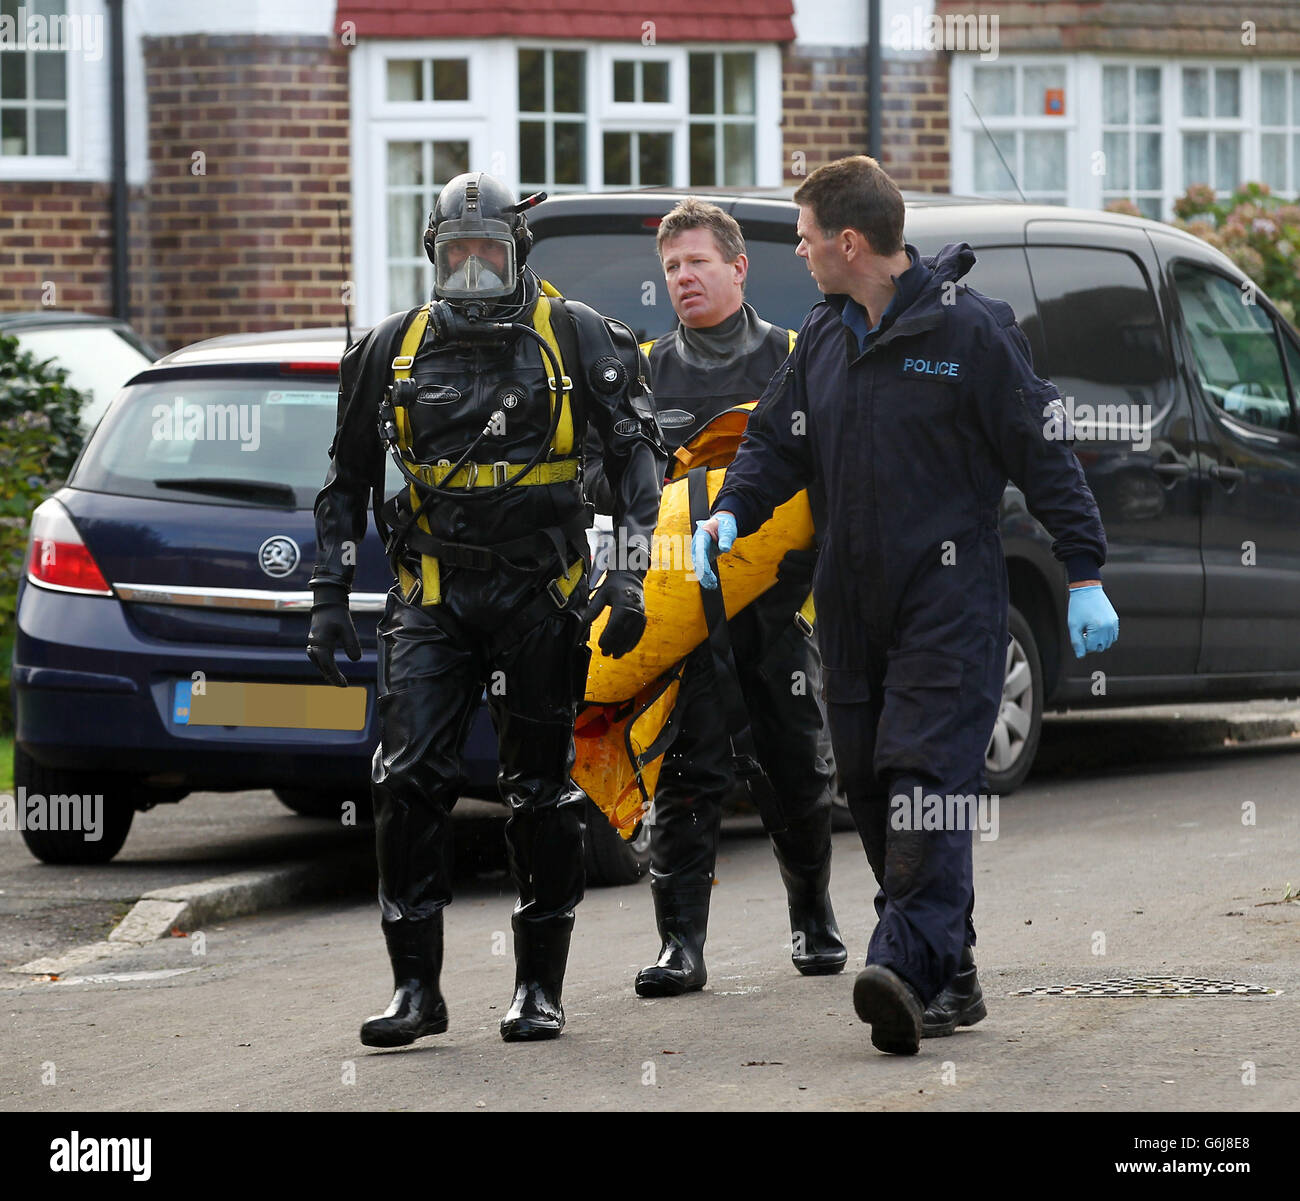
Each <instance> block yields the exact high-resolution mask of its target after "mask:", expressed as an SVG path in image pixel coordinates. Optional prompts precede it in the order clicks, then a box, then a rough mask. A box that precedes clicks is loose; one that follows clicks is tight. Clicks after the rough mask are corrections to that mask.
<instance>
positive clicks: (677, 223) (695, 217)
mask: <svg viewBox="0 0 1300 1201" xmlns="http://www.w3.org/2000/svg"><path fill="white" fill-rule="evenodd" d="M688 229H707V230H709V231H710V232H711V233H712V234H713V244H714V245H715V246H716V247H717V248H718V253H719V254H720V255H722V260H723V262H726V263H734V262H735V261H736V260H737V259H738V258H739V257H740V256H741V255H742V254H744V253H745V235H744V234H742V233H741V232H740V226H739V224H737V222H736V219H735V217H733V216H732V215H731V214H730V213H725V212H723V211H722V209H720V208H719V207H718V206H717V205H716V204H710V203H709V202H708V201H707V200H700V199H698V198H697V197H695V196H687V197H686V199H685V200H681V201H678V203H677V205H676V207H675V208H673V210H672V211H671V212H670V213H669V214H668V215H667V216H666V217H664V219H663V220H662V221H660V222H659V232H658V234H657V235H656V236H655V252H656V253H657V254H658V255H659V257H660V258H661V259H662V258H663V257H664V243H665V242H668V241H671V240H672V239H673V238H675V237H677V235H678V234H684V233H685V232H686V231H687V230H688Z"/></svg>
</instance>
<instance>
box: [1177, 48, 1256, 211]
mask: <svg viewBox="0 0 1300 1201" xmlns="http://www.w3.org/2000/svg"><path fill="white" fill-rule="evenodd" d="M1178 71H1179V89H1178V90H1179V99H1180V106H1181V107H1180V118H1181V119H1180V122H1179V143H1180V145H1181V148H1182V183H1183V187H1184V188H1187V187H1188V186H1190V185H1191V184H1197V183H1203V184H1209V185H1210V186H1211V187H1213V188H1214V190H1215V192H1216V193H1217V194H1218V195H1220V196H1227V195H1228V194H1230V193H1231V192H1232V190H1233V188H1235V187H1236V186H1237V185H1238V184H1239V183H1241V182H1242V180H1243V179H1244V178H1245V174H1244V167H1245V161H1244V159H1245V156H1244V154H1243V143H1244V142H1245V134H1246V130H1247V128H1248V124H1247V119H1246V104H1245V97H1244V96H1243V94H1242V90H1243V89H1242V76H1243V74H1244V73H1245V68H1244V67H1241V66H1210V65H1200V64H1190V63H1184V64H1181V65H1180V66H1179V67H1178Z"/></svg>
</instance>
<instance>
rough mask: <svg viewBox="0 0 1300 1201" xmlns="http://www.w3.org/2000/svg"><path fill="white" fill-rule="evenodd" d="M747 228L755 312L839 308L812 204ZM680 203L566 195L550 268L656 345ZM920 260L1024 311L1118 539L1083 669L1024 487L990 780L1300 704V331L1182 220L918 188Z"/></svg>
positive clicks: (667, 322) (763, 204)
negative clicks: (1059, 733)
mask: <svg viewBox="0 0 1300 1201" xmlns="http://www.w3.org/2000/svg"><path fill="white" fill-rule="evenodd" d="M707 198H708V199H710V200H712V201H714V202H715V203H717V204H719V205H721V206H722V207H723V208H725V209H726V210H727V211H728V212H730V213H731V214H732V215H733V216H734V217H735V218H736V219H737V221H739V222H740V225H741V227H742V229H743V230H744V233H745V238H746V243H747V250H748V255H749V263H750V268H749V283H748V291H747V299H748V300H749V301H750V302H751V303H752V304H753V305H754V307H755V308H756V309H757V310H758V312H759V313H760V314H761V315H762V316H763V317H765V318H766V319H767V320H769V321H774V322H780V323H783V324H785V325H788V326H790V327H791V328H794V329H798V327H799V326H800V325H801V324H802V323H803V319H804V316H805V314H806V313H807V311H808V309H809V307H810V306H811V305H813V304H815V303H816V302H817V300H819V299H820V293H819V292H818V291H817V289H816V287H815V285H814V284H813V283H812V280H811V278H810V277H809V275H808V271H807V268H806V267H805V265H804V263H803V261H802V260H801V259H799V258H797V257H796V256H795V254H794V248H795V244H796V241H797V238H796V236H795V232H794V230H795V221H796V217H797V215H798V210H797V208H796V207H795V205H794V204H793V203H791V202H790V201H789V200H788V199H782V198H778V197H775V196H770V197H765V196H760V195H750V196H742V197H737V196H734V195H712V194H710V195H709V196H708V197H707ZM678 199H680V194H677V193H673V192H668V191H643V192H637V193H632V194H616V193H605V194H600V195H581V196H579V195H570V196H558V197H555V198H553V199H551V200H548V201H547V202H546V203H545V204H544V205H541V206H540V207H539V208H538V209H537V210H536V212H535V214H534V215H532V216H530V219H529V223H530V225H531V226H532V228H533V230H534V233H535V236H536V239H537V241H536V246H535V247H534V249H533V251H532V254H531V256H530V259H529V263H530V265H531V266H533V267H534V268H535V269H536V270H537V272H538V274H540V275H541V276H543V277H544V278H546V279H549V280H550V281H551V282H552V283H553V284H554V285H555V286H556V287H557V288H559V289H560V291H561V292H563V293H565V294H566V295H572V296H574V297H576V298H578V299H581V300H583V301H585V302H587V303H588V304H591V305H592V306H594V307H595V308H597V309H599V310H600V311H602V312H605V313H608V314H610V315H612V316H616V317H619V318H620V319H622V320H623V321H626V322H627V323H628V325H630V326H631V327H632V328H633V329H634V330H635V331H636V332H637V334H638V336H640V337H643V338H644V337H654V336H657V335H659V334H662V333H664V332H666V331H667V330H668V329H670V328H672V326H673V325H674V323H675V320H676V318H675V317H674V314H673V310H672V306H671V304H670V302H669V299H668V295H667V290H666V288H665V286H664V282H663V274H662V271H661V270H660V267H659V262H658V259H657V257H656V255H655V248H654V237H655V231H656V229H657V227H658V223H659V220H660V218H661V217H662V216H663V215H664V214H665V213H666V212H667V211H668V210H669V209H670V208H671V207H672V206H673V205H674V204H675V203H676V202H677V200H678ZM907 200H908V205H907V225H906V237H907V240H908V241H909V242H912V243H914V244H915V245H916V246H917V247H918V248H919V249H920V250H921V252H922V254H933V253H934V252H935V251H937V250H938V249H939V248H940V247H941V246H943V245H944V244H945V243H948V242H963V241H964V242H969V243H970V244H971V246H972V247H973V248H974V250H975V254H976V258H977V262H976V264H975V267H974V269H973V270H972V271H971V273H970V274H969V275H968V276H967V277H966V280H965V281H964V282H966V283H969V284H970V285H971V286H972V287H974V288H977V289H978V290H980V291H981V292H984V293H986V294H987V295H990V296H996V297H999V298H1001V299H1003V300H1005V301H1007V302H1008V303H1009V304H1011V305H1012V306H1013V307H1014V308H1015V311H1016V317H1017V319H1018V320H1019V322H1020V325H1021V328H1023V330H1024V331H1025V334H1026V335H1027V337H1028V339H1029V342H1030V345H1031V347H1032V348H1033V355H1034V364H1035V367H1036V369H1037V371H1038V373H1039V374H1040V375H1042V376H1044V377H1046V378H1049V379H1051V380H1052V381H1053V382H1054V383H1055V384H1056V385H1057V387H1058V388H1060V390H1061V395H1062V397H1063V398H1065V399H1066V408H1067V413H1068V415H1069V416H1070V417H1072V418H1073V423H1074V433H1075V451H1076V453H1077V454H1078V456H1079V460H1080V462H1081V463H1082V464H1083V466H1084V469H1085V470H1086V472H1087V474H1088V480H1089V483H1090V484H1091V486H1092V490H1093V492H1094V493H1095V495H1096V497H1097V502H1098V504H1099V505H1100V506H1101V514H1102V519H1103V521H1104V522H1105V526H1106V535H1107V538H1108V540H1109V544H1110V551H1109V556H1108V559H1107V562H1106V566H1105V569H1104V575H1105V580H1106V591H1107V594H1108V595H1109V597H1110V598H1111V600H1112V601H1113V603H1114V605H1115V608H1116V610H1117V611H1118V612H1119V614H1120V619H1121V623H1122V627H1123V630H1122V636H1121V638H1120V640H1119V641H1118V642H1117V643H1116V645H1115V646H1114V648H1112V649H1111V650H1109V651H1107V652H1106V653H1105V655H1104V656H1101V657H1100V658H1097V657H1090V658H1089V659H1087V660H1086V661H1081V660H1076V659H1075V658H1074V654H1073V652H1072V651H1071V649H1070V643H1069V639H1068V637H1067V636H1066V628H1065V608H1066V581H1065V575H1064V571H1063V570H1062V568H1061V566H1060V565H1059V564H1058V563H1057V562H1056V560H1055V559H1054V558H1053V557H1052V554H1051V539H1050V538H1049V536H1048V534H1047V532H1046V531H1045V530H1044V529H1043V528H1042V526H1040V525H1039V524H1038V522H1036V521H1035V520H1034V519H1033V518H1032V517H1031V516H1030V515H1029V513H1028V511H1027V510H1026V507H1025V503H1024V498H1023V497H1022V496H1021V495H1020V493H1019V491H1018V490H1017V489H1015V488H1008V490H1007V493H1006V496H1005V498H1004V500H1003V505H1002V538H1003V543H1004V545H1005V548H1006V558H1007V572H1008V575H1009V578H1010V585H1011V604H1012V608H1011V614H1010V625H1011V635H1012V637H1011V644H1010V646H1009V647H1008V649H1007V674H1006V682H1005V685H1004V688H1003V699H1002V709H1001V712H1000V714H999V717H998V723H997V727H996V729H995V731H994V735H993V739H992V741H991V743H990V744H989V752H988V771H989V786H990V788H991V789H992V790H994V791H997V792H1002V793H1006V792H1010V791H1011V790H1012V789H1013V788H1015V787H1016V786H1017V785H1018V784H1019V783H1020V782H1021V781H1022V780H1023V779H1024V777H1025V775H1026V774H1027V773H1028V771H1029V768H1030V766H1031V764H1032V762H1033V758H1034V754H1035V752H1036V750H1037V747H1038V738H1039V731H1040V728H1041V723H1042V713H1043V709H1044V708H1045V707H1046V708H1049V709H1064V708H1067V707H1070V708H1080V707H1102V706H1115V705H1126V704H1139V703H1140V704H1153V703H1163V702H1171V701H1180V700H1187V699H1190V698H1196V699H1211V698H1222V699H1225V700H1226V699H1244V698H1256V697H1264V696H1277V695H1294V694H1296V693H1297V692H1300V419H1298V417H1297V414H1298V412H1300V336H1298V335H1297V334H1296V331H1295V330H1294V329H1293V328H1291V326H1290V325H1288V324H1287V322H1286V321H1285V320H1284V319H1283V318H1282V317H1281V316H1280V315H1279V314H1278V312H1277V310H1276V309H1275V308H1274V307H1273V306H1272V305H1271V304H1270V303H1269V301H1268V299H1267V298H1266V297H1265V296H1264V295H1263V294H1262V293H1261V292H1259V291H1258V290H1257V289H1256V288H1255V286H1254V284H1253V283H1252V282H1251V281H1250V280H1249V279H1248V278H1247V277H1246V276H1244V275H1243V274H1242V273H1241V272H1240V271H1239V270H1238V269H1237V268H1236V267H1234V266H1233V265H1232V263H1231V262H1230V261H1229V260H1228V259H1227V258H1226V257H1225V256H1224V255H1222V254H1220V253H1219V252H1218V251H1216V250H1214V249H1213V248H1212V247H1210V246H1209V245H1207V244H1206V243H1205V242H1202V241H1200V240H1199V239H1197V238H1195V237H1192V236H1191V235H1189V234H1184V233H1181V232H1180V231H1178V230H1176V229H1173V228H1172V227H1170V226H1167V225H1162V224H1160V223H1159V222H1155V221H1148V220H1143V219H1140V218H1132V217H1124V216H1119V215H1116V214H1111V213H1102V212H1094V211H1085V210H1078V209H1066V208H1056V207H1051V206H1039V205H1018V204H1006V203H990V202H985V201H977V200H967V199H961V198H956V197H949V196H929V195H919V194H914V195H910V196H908V197H907Z"/></svg>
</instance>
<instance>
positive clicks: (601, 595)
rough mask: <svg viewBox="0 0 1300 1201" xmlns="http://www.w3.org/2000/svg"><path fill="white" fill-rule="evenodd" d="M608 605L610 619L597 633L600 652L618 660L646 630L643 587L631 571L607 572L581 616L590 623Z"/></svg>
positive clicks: (639, 639) (633, 645) (638, 578)
mask: <svg viewBox="0 0 1300 1201" xmlns="http://www.w3.org/2000/svg"><path fill="white" fill-rule="evenodd" d="M606 607H608V608H609V610H610V613H609V621H608V622H607V623H606V625H605V631H604V633H602V634H601V636H600V653H601V654H602V655H608V656H609V657H610V658H611V659H621V658H622V657H623V656H624V655H626V654H627V653H628V652H629V651H630V650H632V648H633V647H635V646H636V644H637V643H638V642H640V641H641V635H642V634H644V633H645V589H644V587H643V586H642V584H641V577H640V576H639V575H637V574H636V573H635V572H631V571H610V572H607V573H606V575H605V582H604V583H603V584H601V586H600V587H599V588H598V589H597V590H596V595H595V596H593V597H592V598H591V602H590V604H588V605H587V608H586V611H585V612H584V613H583V615H582V617H583V620H584V621H585V622H587V623H588V624H590V623H591V622H593V621H595V620H596V618H597V617H598V616H600V614H601V612H602V611H603V610H604V609H605V608H606Z"/></svg>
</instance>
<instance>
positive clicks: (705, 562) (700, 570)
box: [691, 512, 736, 588]
mask: <svg viewBox="0 0 1300 1201" xmlns="http://www.w3.org/2000/svg"><path fill="white" fill-rule="evenodd" d="M714 516H715V517H716V518H717V519H718V541H717V543H716V545H717V554H719V555H724V554H726V553H727V551H729V550H730V549H731V547H732V544H733V543H734V542H735V541H736V519H735V517H734V516H732V514H730V513H726V512H723V513H715V514H714ZM704 524H705V522H703V521H697V522H696V523H695V536H694V537H693V538H692V539H691V563H692V565H693V566H694V568H695V574H696V575H697V576H698V577H699V580H700V587H702V588H716V587H717V586H718V577H717V576H716V575H714V574H713V564H712V562H711V560H712V559H714V558H715V557H716V556H715V554H714V550H713V548H714V545H715V543H714V541H713V535H712V534H711V533H709V531H708V530H706V529H702V528H701V527H702V526H703V525H704Z"/></svg>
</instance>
